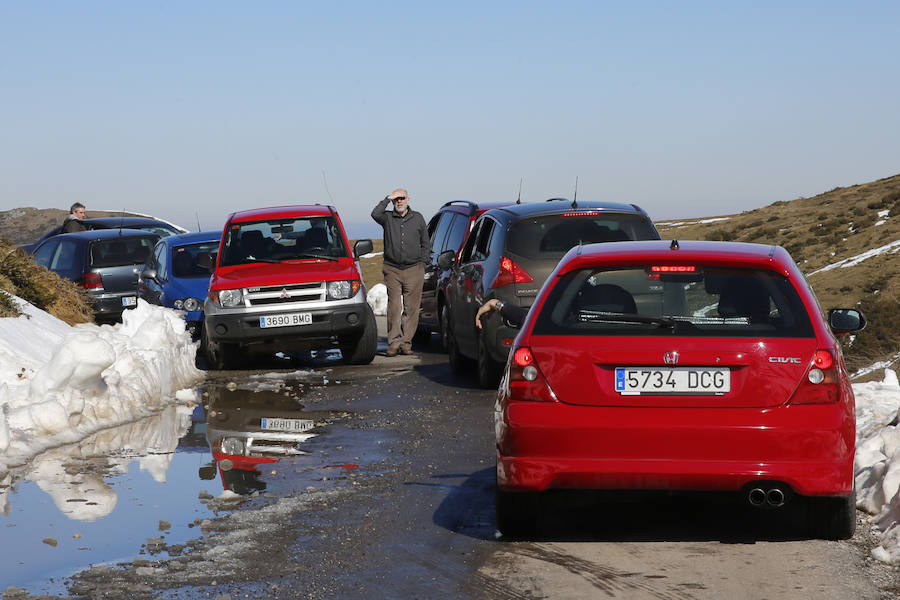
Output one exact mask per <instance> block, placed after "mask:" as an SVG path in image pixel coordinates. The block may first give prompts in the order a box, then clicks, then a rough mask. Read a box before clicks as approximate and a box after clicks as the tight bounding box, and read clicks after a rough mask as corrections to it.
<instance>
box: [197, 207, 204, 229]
mask: <svg viewBox="0 0 900 600" xmlns="http://www.w3.org/2000/svg"><path fill="white" fill-rule="evenodd" d="M197 231H203V230H202V229H201V228H200V211H199V210H198V211H197Z"/></svg>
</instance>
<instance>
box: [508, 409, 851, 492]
mask: <svg viewBox="0 0 900 600" xmlns="http://www.w3.org/2000/svg"><path fill="white" fill-rule="evenodd" d="M500 406H501V405H500V404H498V405H497V407H495V409H496V412H495V426H496V434H497V481H498V486H499V487H500V489H502V490H507V491H543V490H546V489H549V488H563V489H623V490H624V489H629V490H692V491H738V490H740V489H741V488H742V487H743V486H744V485H745V484H747V483H750V482H754V481H759V480H774V481H780V482H784V483H786V484H788V485H790V486H791V488H793V490H794V491H795V492H797V493H799V494H803V495H808V496H847V495H849V494H850V493H851V491H852V488H853V456H854V450H855V448H854V438H855V422H854V420H853V417H852V415H849V414H848V411H847V410H846V407H845V406H844V405H841V404H829V405H802V406H783V407H778V408H775V409H766V410H760V409H722V408H715V409H662V410H660V409H648V408H628V407H624V408H623V407H588V406H572V405H567V404H562V403H555V402H521V401H520V402H510V403H508V404H505V406H503V408H500Z"/></svg>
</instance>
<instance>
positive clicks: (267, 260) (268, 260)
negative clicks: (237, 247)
mask: <svg viewBox="0 0 900 600" xmlns="http://www.w3.org/2000/svg"><path fill="white" fill-rule="evenodd" d="M244 260H245V261H247V262H263V263H274V264H276V265H277V264H279V263H280V262H281V261H280V260H277V259H275V258H256V257H255V256H248V257H247V258H245V259H244Z"/></svg>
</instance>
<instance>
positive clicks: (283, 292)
mask: <svg viewBox="0 0 900 600" xmlns="http://www.w3.org/2000/svg"><path fill="white" fill-rule="evenodd" d="M290 297H291V295H290V294H288V291H287V288H285V289H283V290H281V298H290Z"/></svg>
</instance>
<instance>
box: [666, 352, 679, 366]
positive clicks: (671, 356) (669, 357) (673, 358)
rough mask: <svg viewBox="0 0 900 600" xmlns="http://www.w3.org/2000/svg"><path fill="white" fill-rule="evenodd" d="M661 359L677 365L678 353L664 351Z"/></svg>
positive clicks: (668, 363)
mask: <svg viewBox="0 0 900 600" xmlns="http://www.w3.org/2000/svg"><path fill="white" fill-rule="evenodd" d="M663 361H665V363H666V364H667V365H677V364H678V353H677V352H674V351H673V352H666V353H665V354H663Z"/></svg>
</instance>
